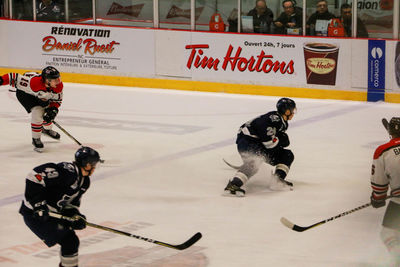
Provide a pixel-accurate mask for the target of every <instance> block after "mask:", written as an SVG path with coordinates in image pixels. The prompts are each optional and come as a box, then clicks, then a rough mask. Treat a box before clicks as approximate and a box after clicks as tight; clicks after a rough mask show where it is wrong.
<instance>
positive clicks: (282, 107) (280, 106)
mask: <svg viewBox="0 0 400 267" xmlns="http://www.w3.org/2000/svg"><path fill="white" fill-rule="evenodd" d="M276 110H277V111H278V113H279V114H281V115H283V114H285V112H286V110H290V112H291V113H296V110H297V109H296V103H295V102H294V100H292V99H290V98H287V97H283V98H281V99H279V100H278V102H277V103H276Z"/></svg>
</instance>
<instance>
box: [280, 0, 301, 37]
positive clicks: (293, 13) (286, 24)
mask: <svg viewBox="0 0 400 267" xmlns="http://www.w3.org/2000/svg"><path fill="white" fill-rule="evenodd" d="M282 7H283V12H282V13H281V15H280V16H279V17H278V18H277V19H276V21H275V22H274V24H275V33H276V34H288V32H287V30H288V29H294V28H301V27H303V14H302V9H301V8H296V6H295V2H294V1H293V0H284V1H283V2H282Z"/></svg>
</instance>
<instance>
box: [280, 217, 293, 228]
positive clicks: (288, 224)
mask: <svg viewBox="0 0 400 267" xmlns="http://www.w3.org/2000/svg"><path fill="white" fill-rule="evenodd" d="M281 223H282V224H283V225H284V226H286V227H288V228H290V229H293V228H294V224H293V223H292V222H290V221H289V220H288V219H286V218H285V217H282V218H281Z"/></svg>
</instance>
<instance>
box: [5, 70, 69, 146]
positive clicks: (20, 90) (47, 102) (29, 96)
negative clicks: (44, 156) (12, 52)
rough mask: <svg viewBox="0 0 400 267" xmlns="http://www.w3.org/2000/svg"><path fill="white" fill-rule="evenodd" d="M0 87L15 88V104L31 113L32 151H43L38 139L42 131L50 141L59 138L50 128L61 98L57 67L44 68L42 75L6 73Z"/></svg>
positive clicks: (61, 85)
mask: <svg viewBox="0 0 400 267" xmlns="http://www.w3.org/2000/svg"><path fill="white" fill-rule="evenodd" d="M0 85H10V86H12V87H14V88H15V89H16V95H17V98H18V101H19V102H20V103H21V104H22V106H23V107H24V108H25V109H26V111H27V112H28V113H32V117H31V129H32V144H33V146H34V150H35V151H38V152H42V151H43V143H42V141H41V140H40V137H41V134H42V132H43V133H44V134H46V135H48V136H50V137H51V138H54V139H60V134H58V133H57V132H56V131H53V130H52V129H51V128H52V121H53V120H54V118H55V117H56V116H57V113H58V109H59V107H60V105H61V102H62V97H63V93H62V91H63V83H62V82H61V79H60V73H59V72H58V70H57V69H56V68H54V67H51V66H49V67H46V68H44V69H43V70H42V73H41V74H39V73H36V72H28V73H25V74H24V75H21V74H18V73H7V74H5V75H3V76H0Z"/></svg>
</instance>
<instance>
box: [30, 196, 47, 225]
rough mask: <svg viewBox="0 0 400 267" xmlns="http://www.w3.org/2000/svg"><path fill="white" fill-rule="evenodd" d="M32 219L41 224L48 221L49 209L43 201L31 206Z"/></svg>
mask: <svg viewBox="0 0 400 267" xmlns="http://www.w3.org/2000/svg"><path fill="white" fill-rule="evenodd" d="M33 217H34V218H35V219H37V220H39V221H41V222H46V221H47V220H48V219H49V208H48V207H47V205H46V201H45V200H43V201H41V202H37V203H35V204H33Z"/></svg>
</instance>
